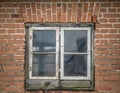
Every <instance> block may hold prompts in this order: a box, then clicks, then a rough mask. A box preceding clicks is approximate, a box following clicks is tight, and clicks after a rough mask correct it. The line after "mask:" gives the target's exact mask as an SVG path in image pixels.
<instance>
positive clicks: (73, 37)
mask: <svg viewBox="0 0 120 93" xmlns="http://www.w3.org/2000/svg"><path fill="white" fill-rule="evenodd" d="M64 51H65V52H86V51H87V31H85V30H65V31H64Z"/></svg>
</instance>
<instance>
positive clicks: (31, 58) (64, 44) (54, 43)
mask: <svg viewBox="0 0 120 93" xmlns="http://www.w3.org/2000/svg"><path fill="white" fill-rule="evenodd" d="M93 27H94V24H92V23H91V24H90V23H89V24H87V23H86V24H83V23H82V24H79V23H78V24H72V23H66V24H65V23H64V24H60V23H58V24H57V23H54V24H53V23H52V24H50V23H46V24H38V23H37V24H30V23H27V24H26V31H27V34H26V39H27V44H26V45H27V46H26V89H42V90H44V89H46V90H49V89H73V90H87V89H93V86H94V82H93V81H94V80H93V71H94V68H93V67H94V66H93Z"/></svg>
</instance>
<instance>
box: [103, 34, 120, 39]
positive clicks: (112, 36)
mask: <svg viewBox="0 0 120 93" xmlns="http://www.w3.org/2000/svg"><path fill="white" fill-rule="evenodd" d="M104 38H120V34H105V35H104Z"/></svg>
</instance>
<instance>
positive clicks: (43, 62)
mask: <svg viewBox="0 0 120 93" xmlns="http://www.w3.org/2000/svg"><path fill="white" fill-rule="evenodd" d="M32 65H33V67H32V75H33V76H55V68H56V66H55V55H50V54H49V55H48V54H46V55H38V54H37V55H36V54H34V55H33V64H32Z"/></svg>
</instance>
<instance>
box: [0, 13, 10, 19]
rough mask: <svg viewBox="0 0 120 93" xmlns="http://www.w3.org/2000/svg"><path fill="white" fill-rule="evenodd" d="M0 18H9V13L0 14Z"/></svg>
mask: <svg viewBox="0 0 120 93" xmlns="http://www.w3.org/2000/svg"><path fill="white" fill-rule="evenodd" d="M0 18H10V14H0Z"/></svg>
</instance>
